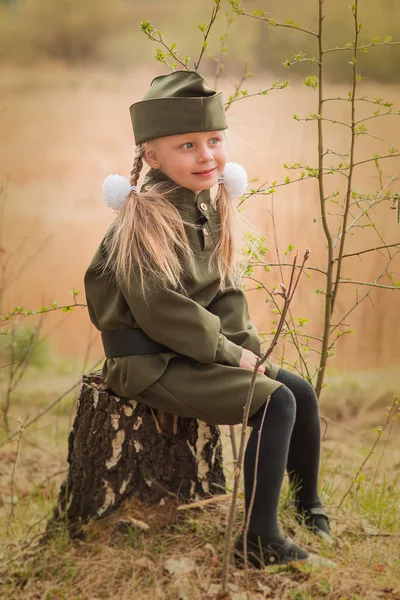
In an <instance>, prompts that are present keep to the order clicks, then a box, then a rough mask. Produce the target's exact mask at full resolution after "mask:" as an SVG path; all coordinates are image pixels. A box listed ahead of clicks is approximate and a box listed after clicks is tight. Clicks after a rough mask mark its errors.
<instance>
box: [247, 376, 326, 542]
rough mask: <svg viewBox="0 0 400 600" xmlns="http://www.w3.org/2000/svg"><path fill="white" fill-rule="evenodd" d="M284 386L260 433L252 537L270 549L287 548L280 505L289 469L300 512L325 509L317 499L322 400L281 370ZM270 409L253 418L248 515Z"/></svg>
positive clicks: (271, 403) (301, 381) (302, 381)
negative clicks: (275, 545) (272, 545)
mask: <svg viewBox="0 0 400 600" xmlns="http://www.w3.org/2000/svg"><path fill="white" fill-rule="evenodd" d="M276 379H277V381H280V382H282V383H283V384H284V385H282V386H280V387H279V388H278V389H277V390H275V392H273V394H271V398H270V401H269V405H268V408H267V410H266V413H265V419H264V424H263V428H262V430H261V440H260V452H259V457H258V470H257V487H256V493H255V499H254V505H253V509H252V512H251V519H250V526H249V538H252V537H255V538H257V537H258V536H260V538H261V541H262V542H263V543H265V544H268V543H271V542H276V543H282V542H283V540H284V538H283V536H282V534H281V532H280V530H279V526H278V519H277V517H278V502H279V495H280V491H281V486H282V481H283V477H284V474H285V469H287V471H288V475H289V481H290V482H291V483H292V484H294V487H295V489H296V490H297V491H296V492H295V504H296V507H297V508H298V509H301V508H309V507H315V506H321V502H320V500H319V497H318V491H317V486H318V471H319V458H320V422H319V408H318V400H317V397H316V394H315V391H314V388H313V387H312V385H310V384H309V383H308V381H306V380H305V379H302V378H301V377H298V376H297V375H294V374H293V373H290V372H289V371H286V370H285V369H280V370H279V372H278V375H277V378H276ZM264 408H265V404H263V405H262V406H261V408H259V410H258V411H257V412H256V413H255V414H254V415H253V416H252V417H251V418H250V419H249V425H250V426H251V427H252V428H253V429H252V432H251V434H250V437H249V440H248V443H247V447H246V453H245V457H244V486H245V505H246V515H247V514H248V508H249V503H250V499H251V495H252V490H253V482H254V465H255V459H256V449H257V439H258V431H259V429H260V427H261V420H262V416H263V412H264Z"/></svg>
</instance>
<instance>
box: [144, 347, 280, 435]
mask: <svg viewBox="0 0 400 600" xmlns="http://www.w3.org/2000/svg"><path fill="white" fill-rule="evenodd" d="M278 371H279V367H278V366H277V365H274V364H272V363H271V362H269V361H268V360H267V361H265V373H260V372H258V373H257V376H256V384H255V387H254V394H253V399H252V403H251V407H250V416H251V415H253V414H254V413H255V412H256V411H257V410H258V409H259V408H260V407H261V406H262V405H263V404H264V402H265V401H266V400H267V398H268V396H270V395H271V394H272V393H273V392H274V391H275V390H276V389H277V388H278V387H280V386H281V385H282V383H280V382H279V381H276V379H275V378H276V376H277V373H278ZM252 376H253V371H252V370H251V369H245V368H242V367H232V366H229V365H221V364H219V363H210V364H202V363H200V362H198V361H195V360H193V359H191V358H188V357H186V356H182V357H174V358H172V359H171V360H170V361H169V363H168V367H167V369H166V370H165V372H164V373H163V375H162V376H161V377H160V378H159V379H158V380H157V381H156V382H154V383H153V384H152V385H150V386H149V387H148V388H147V389H146V390H144V391H143V392H141V393H140V394H138V395H137V396H135V400H138V401H139V402H142V403H143V404H145V405H147V406H150V407H151V408H155V409H158V410H161V411H164V412H167V413H170V414H173V415H178V416H180V417H192V418H193V417H194V418H196V419H200V420H202V421H205V422H207V423H210V424H211V425H235V424H237V423H241V422H242V420H243V409H244V406H245V404H246V400H247V395H248V390H249V388H250V384H251V379H252Z"/></svg>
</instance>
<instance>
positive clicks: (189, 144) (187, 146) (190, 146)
mask: <svg viewBox="0 0 400 600" xmlns="http://www.w3.org/2000/svg"><path fill="white" fill-rule="evenodd" d="M192 147H193V144H192V142H185V143H184V144H182V146H181V148H186V150H190V148H192Z"/></svg>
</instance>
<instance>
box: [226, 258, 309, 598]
mask: <svg viewBox="0 0 400 600" xmlns="http://www.w3.org/2000/svg"><path fill="white" fill-rule="evenodd" d="M309 254H310V252H309V250H308V248H307V250H306V251H305V253H304V257H303V263H302V267H303V266H304V264H305V262H306V261H307V260H308V258H309ZM296 259H297V255H296V256H295V258H294V261H293V264H294V266H293V269H292V273H291V277H290V282H289V286H288V289H286V288H285V286H284V285H283V284H282V285H281V289H280V290H279V291H277V294H278V295H280V296H282V297H283V299H284V308H283V310H282V314H281V318H280V321H279V324H278V326H277V328H276V332H275V335H274V338H273V340H272V342H271V344H270V346H269V348H268V350H267V351H266V353H265V354H264V355H263V356H261V358H260V359H259V360H257V361H256V364H255V367H254V370H253V374H252V378H251V382H250V387H249V390H248V394H247V400H246V404H245V406H244V410H243V421H242V430H241V437H240V445H239V457H238V461H237V465H236V468H235V471H234V486H233V493H232V502H231V505H230V511H229V518H228V523H227V530H226V537H225V552H224V560H223V568H222V581H221V587H222V593H224V594H226V593H227V591H228V570H229V559H230V552H231V542H232V533H233V523H234V519H235V514H236V503H237V497H238V493H239V482H240V474H241V470H242V465H243V458H244V450H245V440H246V428H247V423H248V418H249V414H250V407H251V402H252V399H253V394H254V388H255V383H256V377H257V373H258V368H259V367H260V365H262V364H263V363H264V362H265V361H266V360H267V359H268V357H269V356H270V355H271V353H272V351H273V349H274V348H275V346H276V344H277V343H278V339H279V336H280V334H281V331H282V328H283V326H284V324H285V319H286V315H287V312H288V310H289V306H290V303H291V302H292V299H293V296H294V293H295V291H296V288H297V285H298V282H299V279H300V276H301V274H302V270H303V269H302V268H301V269H300V271H299V273H298V274H297V279H296V280H295V279H294V274H295V266H296ZM246 541H247V540H246V531H245V532H244V547H245V551H246ZM246 558H247V555H246V557H245V565H246V564H247V560H246Z"/></svg>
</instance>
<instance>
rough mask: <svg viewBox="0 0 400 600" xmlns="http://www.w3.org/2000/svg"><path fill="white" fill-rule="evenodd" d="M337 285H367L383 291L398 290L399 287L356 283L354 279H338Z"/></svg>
mask: <svg viewBox="0 0 400 600" xmlns="http://www.w3.org/2000/svg"><path fill="white" fill-rule="evenodd" d="M339 283H352V284H354V285H368V286H370V287H375V288H383V289H384V290H400V286H397V285H383V284H381V283H375V282H374V281H356V280H354V279H340V280H339Z"/></svg>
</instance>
